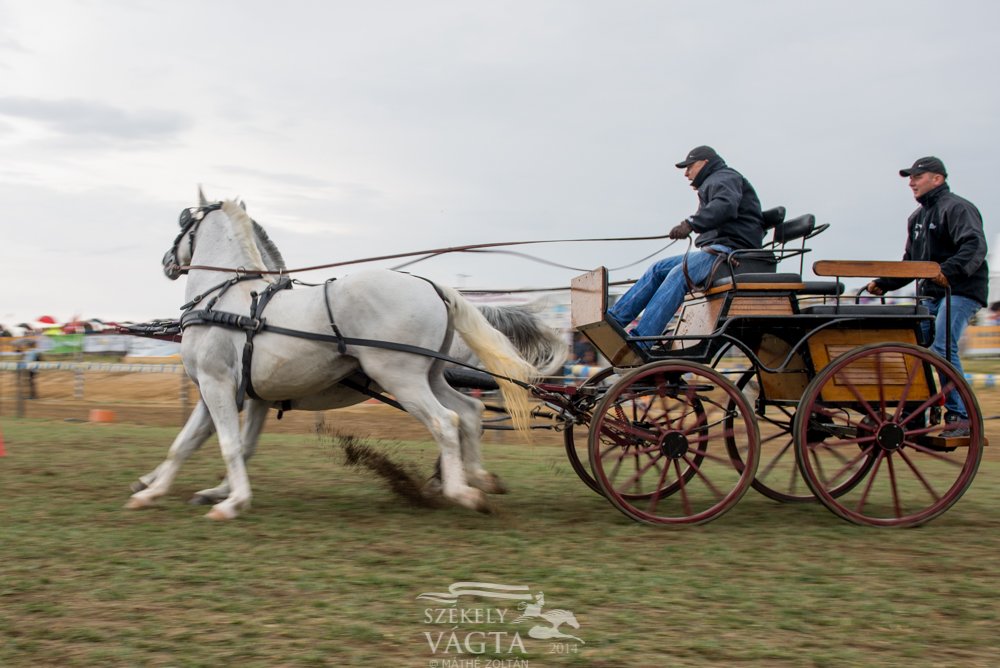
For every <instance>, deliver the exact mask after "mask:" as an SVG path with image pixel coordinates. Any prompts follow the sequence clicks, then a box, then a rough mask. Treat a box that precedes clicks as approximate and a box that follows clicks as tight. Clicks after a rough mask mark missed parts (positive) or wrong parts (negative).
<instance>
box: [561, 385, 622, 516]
mask: <svg viewBox="0 0 1000 668" xmlns="http://www.w3.org/2000/svg"><path fill="white" fill-rule="evenodd" d="M615 373H617V371H616V370H615V368H614V367H610V366H609V367H608V368H606V369H601V370H600V371H598V372H597V373H596V374H594V375H593V376H591V377H590V378H588V379H587V380H585V381H583V383H582V384H581V385H580V387H587V386H590V385H594V386H599V385H602V384H603V383H604V382H605V381H607V379H608V378H610V377H611V376H613V375H614V374H615ZM577 417H578V419H579V421H578V422H573V424H571V425H570V426H569V427H568V428H567V429H566V431H564V432H563V445H565V447H566V458H567V459H569V464H570V466H572V467H573V471H575V472H576V475H577V476H578V477H579V478H580V480H582V481H583V482H584V484H585V485H587V487H589V488H590V489H592V490H594V491H595V492H597V493H598V494H600V495H601V496H604V492H602V491H601V486H600V485H598V484H597V481H596V480H595V479H594V476H593V475H591V473H590V467H589V465H588V464H587V463H584V460H585V457H586V451H584V453H583V455H584V456H583V457H581V456H580V455H581V453H580V451H579V450H578V449H577V448H586V447H587V446H586V444H587V440H586V438H580V439H577V438H576V437H575V436H574V435H573V431H574V430H577V429H579V430H581V431H582V430H583V429H585V428H587V427H588V426H589V424H590V415H589V414H585V415H580V416H577ZM578 440H579V441H580V445H577V441H578Z"/></svg>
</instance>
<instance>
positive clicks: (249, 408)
mask: <svg viewBox="0 0 1000 668" xmlns="http://www.w3.org/2000/svg"><path fill="white" fill-rule="evenodd" d="M269 408H270V406H269V405H268V404H267V403H266V402H263V401H258V400H254V399H248V400H247V402H246V408H245V410H244V411H243V435H242V442H243V461H244V463H245V462H248V461H250V458H251V457H253V456H254V453H256V452H257V444H258V442H259V441H260V434H261V431H263V429H264V422H265V421H266V420H267V412H268V409H269ZM229 493H230V486H229V476H228V475H227V476H226V477H224V478H223V479H222V482H221V483H219V484H218V485H217V486H215V487H210V488H209V489H203V490H200V491H197V492H195V493H194V496H192V497H191V498H190V499H189V500H188V503H190V504H192V505H196V506H209V505H212V504H214V503H218V502H219V501H222V500H223V499H225V498H227V497H228V496H229Z"/></svg>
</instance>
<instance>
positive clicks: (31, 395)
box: [21, 339, 38, 399]
mask: <svg viewBox="0 0 1000 668" xmlns="http://www.w3.org/2000/svg"><path fill="white" fill-rule="evenodd" d="M22 345H23V348H22V350H23V352H22V353H21V361H22V362H27V363H29V364H30V363H33V362H37V361H38V347H37V344H36V343H35V341H34V340H32V339H24V340H23V342H22ZM25 373H26V374H27V379H28V399H37V398H38V391H37V390H36V388H35V374H37V373H38V372H37V371H36V370H35V369H25Z"/></svg>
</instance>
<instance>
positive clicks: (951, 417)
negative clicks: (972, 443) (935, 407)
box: [939, 413, 969, 438]
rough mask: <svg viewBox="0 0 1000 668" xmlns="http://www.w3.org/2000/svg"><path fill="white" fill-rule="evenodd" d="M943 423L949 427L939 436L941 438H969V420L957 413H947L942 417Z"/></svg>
mask: <svg viewBox="0 0 1000 668" xmlns="http://www.w3.org/2000/svg"><path fill="white" fill-rule="evenodd" d="M944 423H945V425H951V426H950V427H949V428H948V429H945V430H944V431H942V432H941V433H940V434H939V436H940V437H941V438H968V437H969V418H967V417H965V416H963V415H959V414H958V413H948V414H947V415H945V416H944Z"/></svg>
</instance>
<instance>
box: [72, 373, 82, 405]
mask: <svg viewBox="0 0 1000 668" xmlns="http://www.w3.org/2000/svg"><path fill="white" fill-rule="evenodd" d="M73 398H74V399H76V400H77V401H82V400H83V371H81V370H80V369H77V370H76V371H74V372H73Z"/></svg>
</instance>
